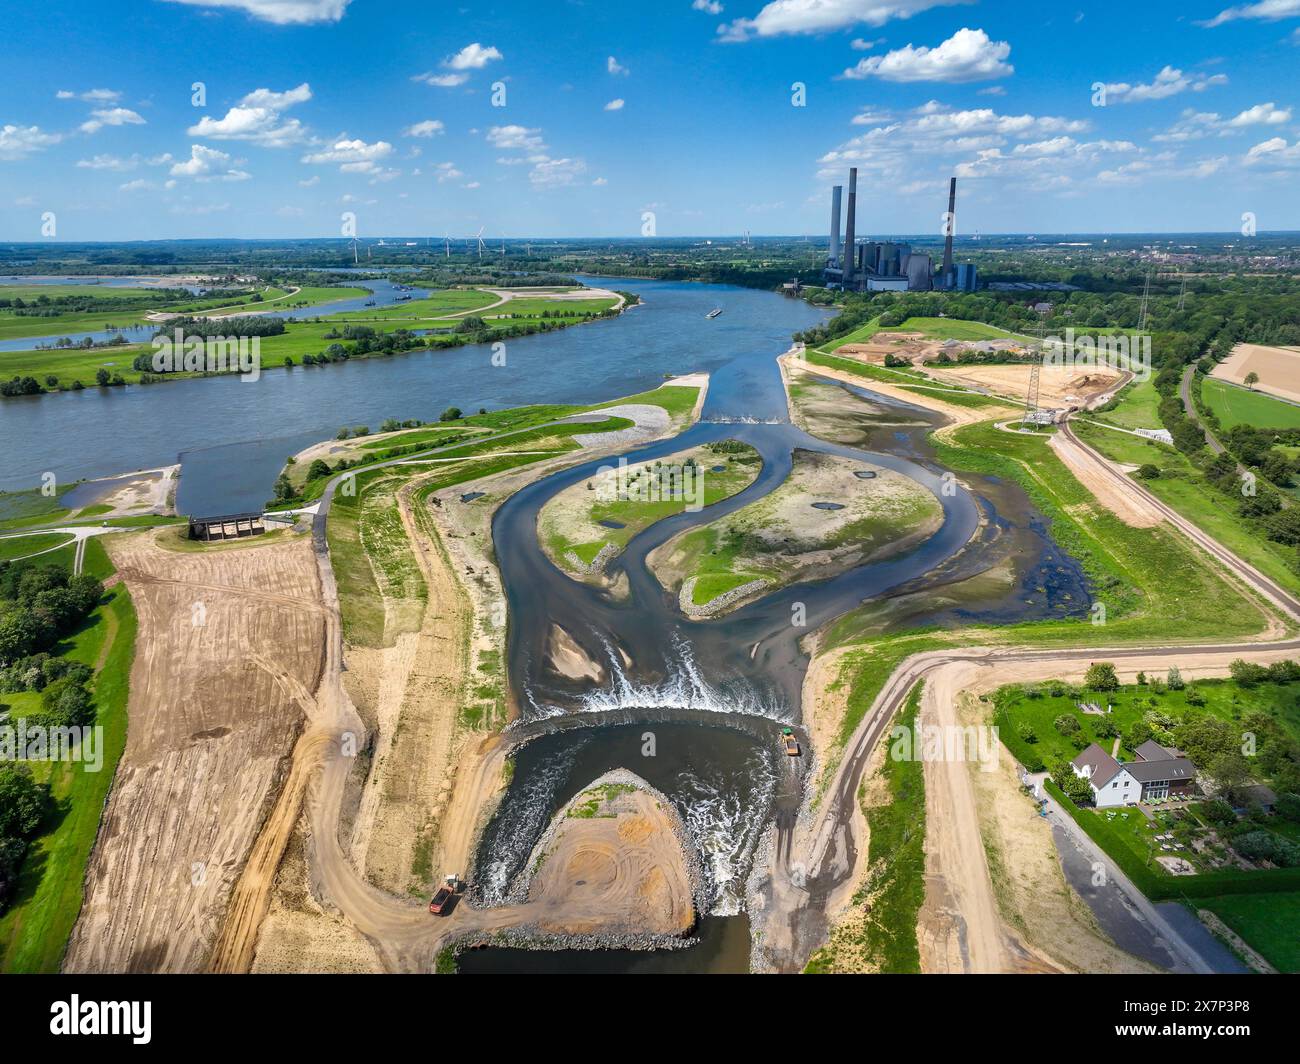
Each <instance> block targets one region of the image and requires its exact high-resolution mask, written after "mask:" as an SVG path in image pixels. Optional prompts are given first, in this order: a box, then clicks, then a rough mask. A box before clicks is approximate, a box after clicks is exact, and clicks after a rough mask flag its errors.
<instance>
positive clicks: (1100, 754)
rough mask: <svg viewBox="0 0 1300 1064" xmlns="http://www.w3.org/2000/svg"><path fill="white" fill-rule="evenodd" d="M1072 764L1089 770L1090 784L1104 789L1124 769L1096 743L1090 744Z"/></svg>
mask: <svg viewBox="0 0 1300 1064" xmlns="http://www.w3.org/2000/svg"><path fill="white" fill-rule="evenodd" d="M1070 764H1072V765H1074V767H1075V768H1080V769H1087V770H1088V782H1089V783H1091V784H1092V785H1093V786H1094V787H1104V786H1106V784H1108V783H1109V782H1110V781H1111V780H1112V779H1113V778H1114V777H1115V774H1116V773H1117V772H1119V770H1120V768H1121V767H1122V766H1121V765H1120V763H1119V762H1118V761H1116V760H1115V759H1114V758H1113V757H1111V756H1110V754H1108V753H1106V751H1105V750H1103V749H1102V748H1101V747H1100V746H1098V745H1097V744H1096V743H1090V744H1089V745H1088V746H1087V747H1086V748H1085V749H1084V751H1083V753H1081V754H1080V755H1079V756H1078V757H1076V758H1075V759H1074V760H1073V761H1071V762H1070Z"/></svg>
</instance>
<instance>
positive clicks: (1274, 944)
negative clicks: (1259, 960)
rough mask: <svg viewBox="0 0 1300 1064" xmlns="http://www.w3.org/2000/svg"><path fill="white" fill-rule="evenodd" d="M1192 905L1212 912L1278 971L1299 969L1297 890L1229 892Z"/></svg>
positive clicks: (1299, 938)
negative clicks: (1276, 892) (1286, 892)
mask: <svg viewBox="0 0 1300 1064" xmlns="http://www.w3.org/2000/svg"><path fill="white" fill-rule="evenodd" d="M1192 907H1193V908H1200V909H1208V910H1209V911H1210V912H1212V913H1214V914H1215V915H1216V916H1218V917H1219V919H1221V920H1222V921H1223V922H1224V923H1225V924H1227V925H1228V926H1229V927H1230V928H1232V930H1234V931H1235V932H1237V934H1239V935H1240V936H1241V937H1242V938H1244V939H1245V940H1246V942H1247V943H1248V944H1249V945H1251V946H1253V947H1254V948H1255V949H1256V950H1258V951H1259V952H1260V953H1262V954H1263V955H1264V958H1265V960H1267V961H1268V962H1269V963H1270V964H1272V965H1273V967H1275V968H1276V969H1277V970H1278V971H1279V972H1289V973H1291V974H1294V973H1296V972H1300V935H1297V934H1296V928H1297V927H1300V893H1293V894H1230V895H1227V896H1225V897H1222V898H1203V899H1201V900H1200V901H1198V902H1196V903H1195V905H1193V906H1192Z"/></svg>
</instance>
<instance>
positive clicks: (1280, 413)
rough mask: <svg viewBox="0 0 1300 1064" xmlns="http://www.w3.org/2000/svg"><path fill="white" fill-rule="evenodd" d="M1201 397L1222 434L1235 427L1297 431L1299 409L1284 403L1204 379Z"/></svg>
mask: <svg viewBox="0 0 1300 1064" xmlns="http://www.w3.org/2000/svg"><path fill="white" fill-rule="evenodd" d="M1201 397H1202V398H1203V399H1204V400H1205V404H1206V405H1207V406H1208V407H1209V408H1210V409H1211V410H1213V411H1214V413H1215V415H1216V416H1217V417H1218V419H1219V424H1220V425H1222V426H1223V428H1224V429H1225V430H1227V429H1230V428H1233V427H1235V426H1237V425H1251V426H1253V427H1255V428H1259V429H1294V428H1300V406H1296V405H1295V404H1294V403H1285V402H1283V401H1282V400H1281V399H1275V398H1273V396H1271V395H1265V394H1264V393H1263V392H1252V391H1250V390H1248V389H1246V388H1241V387H1238V386H1237V385H1235V384H1228V383H1226V382H1224V381H1220V380H1215V379H1214V378H1213V377H1206V378H1205V379H1204V380H1203V381H1202V382H1201Z"/></svg>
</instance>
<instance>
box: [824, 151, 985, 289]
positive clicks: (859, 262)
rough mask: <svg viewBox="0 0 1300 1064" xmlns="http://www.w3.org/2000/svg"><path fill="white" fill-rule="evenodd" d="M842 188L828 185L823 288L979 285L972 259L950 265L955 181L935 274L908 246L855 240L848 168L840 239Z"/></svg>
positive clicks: (853, 179) (854, 175)
mask: <svg viewBox="0 0 1300 1064" xmlns="http://www.w3.org/2000/svg"><path fill="white" fill-rule="evenodd" d="M842 195H843V186H842V185H835V186H834V187H833V188H832V189H831V240H830V252H829V254H828V255H827V257H826V268H825V270H823V272H822V278H823V281H824V283H825V285H826V287H827V288H842V289H844V290H846V291H850V292H929V291H931V290H932V289H935V288H940V289H945V290H948V291H960V292H974V291H975V289H976V287H977V286H978V283H979V282H978V279H977V277H976V272H975V267H974V266H973V265H972V264H971V263H962V264H961V265H954V263H953V261H952V241H953V233H954V231H955V229H956V213H955V212H956V207H957V179H956V178H955V177H954V178H952V179H951V181H950V182H949V184H948V224H947V225H945V226H944V250H943V267H942V269H941V270H940V271H939V273H938V274H937V275H936V274H935V271H934V260H933V259H932V258H931V256H930V255H929V254H927V253H924V252H916V251H913V250H912V248H911V246H910V245H908V244H900V243H894V242H893V241H865V242H864V243H862V244H858V240H857V226H858V219H857V214H858V171H857V167H853V168H851V169H850V170H849V197H848V204H847V210H846V211H845V216H844V223H845V224H844V242H843V243H841V242H840V207H841V203H842Z"/></svg>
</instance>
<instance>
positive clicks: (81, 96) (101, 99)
mask: <svg viewBox="0 0 1300 1064" xmlns="http://www.w3.org/2000/svg"><path fill="white" fill-rule="evenodd" d="M54 96H55V99H58V100H81V101H83V102H85V103H117V101H118V100H120V99H121V98H122V94H121V93H120V92H118V91H117V90H116V89H87V90H86V91H85V92H70V91H69V90H67V89H60V90H59V91H58V92H56V93H55V94H54Z"/></svg>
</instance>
